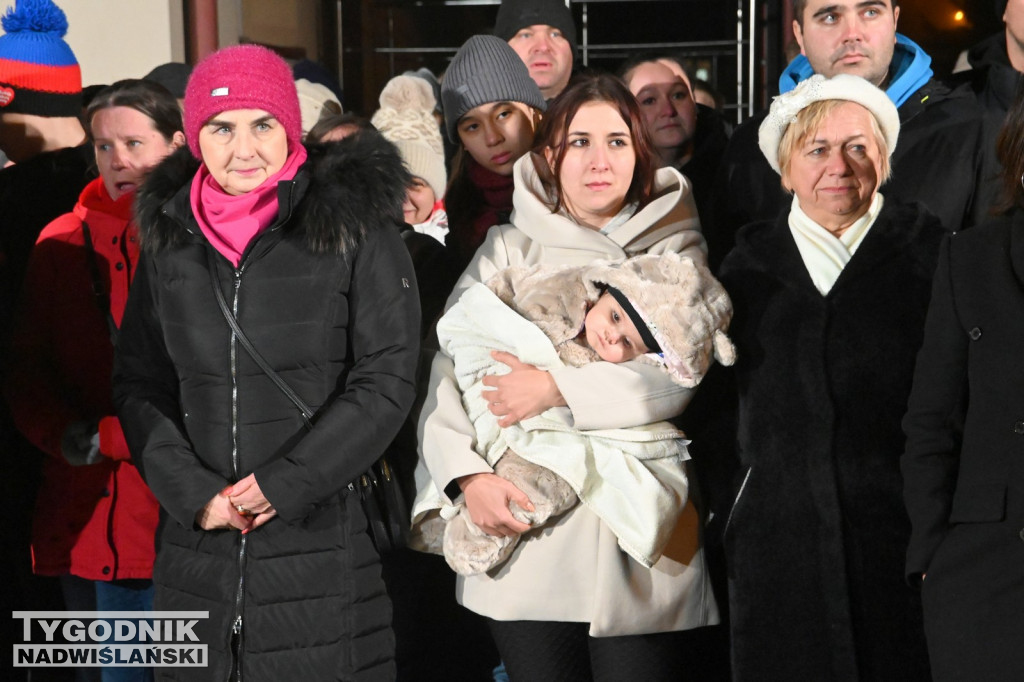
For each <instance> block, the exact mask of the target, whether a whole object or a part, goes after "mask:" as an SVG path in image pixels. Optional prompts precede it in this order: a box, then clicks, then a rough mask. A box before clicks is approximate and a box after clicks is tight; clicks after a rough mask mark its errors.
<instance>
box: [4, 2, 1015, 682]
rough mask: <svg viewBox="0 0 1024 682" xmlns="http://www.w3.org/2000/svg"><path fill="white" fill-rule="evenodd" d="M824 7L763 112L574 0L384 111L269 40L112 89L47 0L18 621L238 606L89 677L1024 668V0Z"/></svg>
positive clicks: (34, 104) (968, 672)
mask: <svg viewBox="0 0 1024 682" xmlns="http://www.w3.org/2000/svg"><path fill="white" fill-rule="evenodd" d="M792 6H793V16H794V17H795V20H794V22H793V26H792V30H793V35H794V38H795V41H796V44H797V45H798V46H799V50H800V53H799V54H798V55H797V56H796V57H795V58H794V59H793V60H792V61H791V62H790V63H789V65H788V66H787V67H786V69H785V70H784V72H783V73H782V76H781V78H780V81H779V84H778V93H779V94H778V96H776V97H775V98H774V99H773V100H772V102H771V105H770V107H769V108H768V109H767V110H765V111H763V112H760V113H759V114H757V115H755V116H754V117H753V118H751V119H749V120H747V121H745V122H743V123H742V124H740V125H738V126H737V127H736V128H735V130H733V129H732V127H731V126H729V125H728V124H727V123H726V122H725V119H724V118H723V115H722V112H721V111H720V109H721V96H720V95H719V94H718V93H717V92H716V91H715V89H714V88H713V87H712V86H710V85H709V84H708V83H706V82H703V81H700V80H699V79H697V78H695V77H694V75H693V74H691V73H689V72H688V71H687V61H686V60H685V59H684V58H683V57H681V56H680V55H677V54H674V53H672V52H670V51H664V50H658V51H647V52H642V53H637V54H633V55H630V56H629V57H628V58H627V59H625V60H624V61H623V63H622V64H621V65H620V66H619V68H618V69H617V70H616V71H615V72H614V73H607V72H602V71H598V70H594V69H587V68H586V67H585V66H583V65H581V64H579V63H578V62H579V52H578V50H577V39H576V35H577V27H576V25H575V22H574V19H573V15H572V12H571V10H570V9H569V7H568V6H567V5H566V3H565V2H563V1H562V0H502V2H501V3H500V6H499V7H498V10H497V14H496V16H495V20H494V30H493V32H492V33H491V34H488V35H473V36H468V37H467V40H466V41H465V43H464V44H463V45H462V46H461V47H460V48H459V50H458V51H457V53H456V54H455V55H454V57H453V58H452V59H451V61H450V63H449V64H448V66H447V68H446V69H445V70H444V72H443V73H441V74H434V73H432V72H430V71H429V70H428V69H425V68H424V69H420V70H418V71H409V72H406V73H403V74H399V75H396V76H394V77H393V78H392V79H391V80H390V81H389V82H388V83H387V84H386V85H385V87H384V88H383V89H382V91H381V93H380V97H379V106H378V107H377V108H376V109H375V111H374V112H372V116H369V115H368V116H364V115H361V114H360V113H355V112H351V111H346V110H345V108H344V106H343V101H344V100H343V97H342V93H340V92H339V91H338V88H337V84H336V83H332V82H331V79H330V78H322V75H323V74H322V71H321V70H318V69H315V68H299V65H292V64H289V63H288V62H286V61H285V60H284V59H283V58H282V57H281V56H279V55H278V54H277V53H276V52H274V51H273V50H272V49H270V48H268V47H264V46H259V45H253V44H244V45H235V46H230V47H225V48H222V49H220V50H218V51H216V52H214V53H212V54H210V55H209V56H207V57H205V58H204V59H203V60H201V61H200V62H199V63H197V64H195V65H194V67H190V66H188V65H185V64H166V65H163V66H161V67H158V68H157V69H155V70H153V71H152V72H150V73H148V74H146V75H144V76H143V77H140V78H127V79H125V80H120V81H118V82H115V83H113V84H111V85H106V86H91V87H86V88H83V87H82V82H81V75H80V69H79V66H78V63H77V60H76V58H75V55H74V54H73V52H72V51H71V49H70V48H69V47H68V45H67V43H66V42H65V41H64V39H63V38H64V35H65V34H66V32H67V29H68V25H67V21H66V19H65V17H64V14H63V12H62V11H61V10H60V9H59V7H57V5H55V4H54V2H53V0H16V2H15V4H14V6H13V7H11V8H9V9H8V10H7V13H6V14H4V16H3V17H2V23H3V28H4V35H2V36H0V150H2V151H3V153H4V154H5V155H6V158H7V160H8V161H7V166H6V167H5V168H4V169H3V170H0V349H2V357H3V358H4V362H3V365H2V374H0V380H2V389H3V396H4V400H3V402H2V406H0V448H2V453H3V468H4V472H5V473H4V476H3V477H2V480H3V481H4V483H3V493H4V497H5V502H6V506H7V509H8V522H7V523H6V524H4V535H3V542H4V545H5V547H7V548H8V557H9V558H8V560H7V561H5V562H2V565H3V569H2V570H3V575H2V580H3V583H4V585H5V589H6V591H7V592H8V601H9V602H10V610H12V611H16V610H22V611H29V610H34V611H62V610H63V611H76V612H88V611H95V612H100V614H101V615H102V613H103V612H129V611H130V612H139V611H154V610H155V611H178V612H196V611H203V612H207V613H208V618H205V619H203V620H202V621H201V622H200V623H199V624H198V625H197V626H196V634H197V635H198V637H199V639H200V640H201V642H202V643H203V644H205V645H207V646H208V660H207V665H206V666H204V667H202V668H198V669H197V668H175V667H166V668H156V669H154V668H146V667H116V666H105V667H84V666H83V667H79V668H76V669H66V670H64V671H63V672H66V673H67V676H66V677H61V676H60V674H59V673H60V672H61V671H59V670H56V671H50V672H52V673H53V674H54V675H55V676H56V677H55V679H72V678H73V679H76V680H101V679H102V680H104V682H109V681H112V680H152V679H155V678H159V679H167V680H171V679H182V680H198V679H210V680H223V679H232V680H249V681H251V680H282V679H300V678H302V679H308V680H333V679H344V680H393V679H398V680H410V681H420V680H442V679H443V680H467V681H472V680H499V681H500V680H512V681H513V682H522V681H529V682H536V681H541V682H544V681H551V682H562V681H573V680H580V681H581V682H586V681H590V680H599V681H608V682H620V681H627V680H630V681H631V680H640V679H642V680H665V681H669V680H701V681H717V680H737V681H744V682H745V681H748V680H757V681H760V680H787V681H790V680H901V681H903V680H921V681H927V680H932V679H934V680H951V681H952V680H974V679H985V680H1015V679H1017V678H1018V677H1019V676H1020V674H1021V671H1022V670H1024V653H1022V650H1021V647H1020V646H1019V644H1020V642H1021V641H1024V468H1022V465H1021V464H1020V463H1019V462H1018V461H1017V460H1018V459H1020V458H1019V457H1018V455H1017V453H1016V446H1017V444H1018V439H1019V438H1021V436H1022V435H1024V393H1022V395H1020V396H1015V394H1014V393H1013V391H1014V390H1019V387H1020V385H1021V384H1018V389H1014V388H1013V386H1014V383H1013V382H1014V381H1017V380H1018V379H1017V376H1016V375H1017V373H1019V372H1020V370H1013V365H1012V362H1013V361H1012V352H1013V351H1012V348H1013V344H1014V343H1020V342H1024V326H1021V325H1020V324H1018V323H1016V322H1014V320H1015V319H1016V318H1015V317H1014V315H1015V313H1014V311H1013V309H1012V306H1013V305H1015V304H1016V303H1015V302H1024V284H1022V282H1024V247H1022V246H1021V244H1022V243H1024V86H1022V85H1021V83H1022V78H1021V74H1022V73H1024V0H1008V1H1007V2H999V3H997V11H998V12H999V13H1000V16H1001V17H1002V18H1003V21H1004V24H1005V29H1006V30H1005V33H1000V34H998V35H995V36H992V37H991V38H989V39H987V40H985V41H984V42H983V43H981V44H979V45H978V46H975V47H974V48H971V49H970V50H968V51H967V52H965V58H964V60H962V61H963V65H962V66H963V69H962V70H960V71H958V72H957V73H952V74H937V73H935V71H934V70H933V68H932V64H931V58H930V57H929V56H928V54H927V53H926V52H925V51H924V50H923V49H922V48H921V47H920V46H919V45H917V44H916V43H915V42H914V41H913V40H912V39H911V38H910V37H907V36H905V35H903V34H901V33H899V32H897V26H898V22H899V18H900V11H901V8H900V6H899V2H898V0H870V1H868V2H865V1H863V0H793V3H792ZM306 66H308V64H307V65H306ZM366 113H367V114H369V113H371V112H366ZM1007 305H1009V306H1010V308H1007V307H1006V306H1007ZM1018 327H1020V328H1018ZM1014 329H1017V331H1016V333H1017V336H1013V335H1012V334H1011V332H1013V331H1014ZM382 457H385V458H386V460H387V462H388V464H387V465H385V466H384V469H383V470H384V471H386V472H387V473H386V474H384V475H381V477H380V479H379V480H376V479H375V480H376V483H375V485H377V486H379V487H381V490H383V489H384V488H385V487H387V488H388V490H389V492H390V493H398V495H399V496H400V497H401V498H404V500H405V502H406V504H407V506H408V510H407V511H406V513H405V514H404V517H403V518H400V519H397V521H398V524H397V526H399V527H401V526H405V527H404V528H402V531H403V532H402V533H400V535H403V536H404V539H403V541H402V546H399V547H385V545H384V544H382V540H381V535H380V533H382V532H383V531H382V530H381V529H380V528H379V527H378V525H379V524H378V523H377V522H378V521H379V520H380V519H379V518H376V517H375V514H376V512H374V513H372V514H371V513H370V507H369V506H367V501H366V499H365V498H364V495H363V494H361V493H360V490H362V488H360V484H359V481H360V480H365V479H366V477H367V474H366V473H365V472H368V471H371V472H372V471H374V470H375V469H376V470H377V471H378V472H379V471H381V470H382V469H381V464H380V462H381V461H382ZM375 463H376V464H375ZM374 499H377V498H374ZM385 507H386V509H385V514H386V513H387V512H389V511H390V512H392V513H394V510H395V507H394V506H390V507H388V506H387V505H385ZM378 511H379V510H378ZM390 520H391V521H396V519H395V518H392V519H390ZM406 531H407V532H406ZM12 628H13V625H8V626H6V629H5V632H6V633H7V635H8V640H10V641H15V642H16V641H19V637H21V636H22V635H21V632H20V627H19V628H18V629H17V631H16V630H14V629H12ZM10 651H11V647H7V648H6V651H5V656H7V655H9V653H10ZM21 670H23V669H21ZM32 679H35V678H34V677H33V678H32Z"/></svg>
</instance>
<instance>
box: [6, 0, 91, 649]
mask: <svg viewBox="0 0 1024 682" xmlns="http://www.w3.org/2000/svg"><path fill="white" fill-rule="evenodd" d="M0 24H2V26H3V30H4V34H3V35H0V148H2V149H3V151H4V152H5V153H6V154H7V156H8V157H9V158H10V159H11V160H12V161H14V162H15V165H13V166H10V167H8V168H5V169H3V170H0V352H4V357H5V362H7V363H14V362H17V361H18V358H16V357H15V358H12V357H9V356H8V355H7V353H6V350H7V342H8V334H9V330H10V329H11V326H12V324H11V317H12V315H13V308H14V301H16V300H17V298H18V292H19V290H20V288H21V281H22V278H23V276H24V273H25V267H26V265H27V263H28V256H29V252H30V251H31V249H32V246H33V245H34V244H35V241H36V238H37V237H38V236H39V233H40V232H41V231H42V229H43V228H44V227H45V226H46V225H47V224H48V223H49V222H50V221H52V220H53V219H54V218H56V217H57V216H59V215H62V214H64V213H67V212H69V211H71V209H72V208H73V207H74V205H75V202H76V201H77V199H78V195H79V194H80V193H81V191H82V188H84V187H85V185H86V183H87V182H88V181H89V180H90V179H91V178H92V173H91V171H90V167H91V166H92V164H93V161H92V159H93V155H92V147H91V146H90V145H89V144H88V143H87V140H86V134H85V130H84V129H83V128H82V124H81V123H80V122H79V119H78V115H79V113H80V112H81V107H82V76H81V72H80V70H79V67H78V61H77V60H76V59H75V55H74V53H73V52H72V51H71V48H70V47H68V45H67V43H65V42H64V40H63V37H64V35H65V34H66V33H67V30H68V22H67V18H66V17H65V16H64V12H63V11H62V10H61V9H60V8H59V7H57V5H55V4H54V3H53V2H52V0H16V2H15V6H14V7H10V8H8V9H7V11H6V12H5V13H4V14H3V16H2V17H0ZM0 452H2V453H3V454H4V475H3V477H2V479H3V484H2V486H0V495H2V496H3V499H4V508H5V510H6V521H5V523H4V524H3V528H4V531H3V533H4V534H3V535H2V536H0V544H2V546H3V547H5V548H6V551H7V552H8V559H7V561H4V562H3V566H4V567H5V568H4V569H3V572H2V574H0V581H2V583H3V584H4V585H5V589H4V592H5V593H6V594H7V595H8V597H7V601H8V602H11V603H10V604H9V605H8V606H9V608H4V609H3V610H4V611H7V612H9V611H11V610H20V609H35V610H38V609H47V608H54V609H60V608H62V607H63V605H62V604H61V603H60V598H59V595H60V589H59V587H57V586H56V585H55V584H51V582H52V581H50V580H48V579H42V578H39V577H35V576H31V575H30V574H29V571H28V568H27V567H29V566H31V561H30V558H29V529H30V524H31V512H32V504H33V498H34V495H35V482H36V481H37V480H38V474H39V472H38V468H39V464H40V462H41V461H42V456H41V455H40V454H39V453H38V452H34V451H33V450H32V449H31V448H30V446H29V445H27V444H26V443H25V442H24V440H23V439H22V438H21V437H20V436H19V435H18V434H17V433H16V432H15V430H14V427H13V426H12V425H11V422H10V418H9V415H8V413H7V407H6V405H2V404H0ZM54 600H56V601H55V602H54ZM93 608H95V607H93ZM12 634H18V633H12ZM19 636H20V635H19ZM5 641H11V640H10V639H8V638H5ZM15 641H18V640H15ZM10 653H11V650H10V649H9V648H8V649H7V650H6V652H5V654H4V657H5V659H6V657H7V656H9V655H10ZM7 660H9V659H7ZM3 667H4V668H5V669H10V666H9V665H4V666H3Z"/></svg>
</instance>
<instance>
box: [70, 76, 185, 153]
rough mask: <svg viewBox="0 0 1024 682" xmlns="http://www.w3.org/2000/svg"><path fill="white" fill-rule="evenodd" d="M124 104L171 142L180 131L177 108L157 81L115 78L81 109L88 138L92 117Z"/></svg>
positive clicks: (179, 111)
mask: <svg viewBox="0 0 1024 682" xmlns="http://www.w3.org/2000/svg"><path fill="white" fill-rule="evenodd" d="M113 107H128V108H129V109H134V110H135V111H137V112H139V113H140V114H142V115H144V116H146V117H148V118H149V119H150V120H151V121H153V129H154V130H156V131H157V132H158V133H160V134H161V135H162V136H163V138H164V141H166V142H171V141H172V140H173V139H174V133H182V134H184V132H183V128H182V125H181V108H180V107H179V106H178V100H176V99H175V98H174V95H172V94H171V92H170V91H169V90H168V89H167V88H165V87H164V86H162V85H160V84H158V83H152V82H150V81H147V80H142V79H139V78H127V79H125V80H120V81H117V82H116V83H114V84H112V85H108V86H107V87H105V88H103V89H102V90H100V91H99V92H98V93H96V96H95V97H93V98H92V101H90V102H89V106H88V107H86V109H85V116H84V117H83V118H84V119H85V129H86V131H87V132H88V133H89V137H90V139H91V138H92V119H93V118H94V117H95V116H96V114H97V113H99V112H100V111H102V110H104V109H111V108H113Z"/></svg>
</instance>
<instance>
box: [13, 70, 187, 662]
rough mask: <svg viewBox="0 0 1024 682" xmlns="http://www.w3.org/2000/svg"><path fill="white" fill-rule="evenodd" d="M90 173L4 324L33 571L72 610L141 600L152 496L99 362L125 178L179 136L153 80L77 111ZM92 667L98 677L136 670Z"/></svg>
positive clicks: (166, 96) (127, 245)
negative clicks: (31, 505)
mask: <svg viewBox="0 0 1024 682" xmlns="http://www.w3.org/2000/svg"><path fill="white" fill-rule="evenodd" d="M85 123H86V129H87V130H88V132H89V135H90V138H91V140H92V143H93V147H94V148H95V153H96V165H97V166H98V168H99V172H100V177H98V178H96V179H95V180H93V181H92V182H90V183H89V184H88V185H86V187H85V189H84V190H83V191H82V194H81V196H80V197H79V200H78V204H77V205H76V206H75V208H74V210H73V211H72V212H71V213H68V214H66V215H64V216H61V217H60V218H58V219H57V220H55V221H53V222H52V223H50V224H49V225H48V226H47V227H46V228H45V229H44V230H43V232H42V233H41V234H40V235H39V240H38V241H37V243H36V245H35V248H34V249H33V250H32V256H31V259H30V260H29V267H28V273H27V275H26V278H25V287H24V289H23V294H22V301H21V308H20V314H19V317H18V319H17V322H16V324H15V330H14V340H13V348H12V350H11V356H12V357H13V358H14V359H15V361H14V362H12V363H11V364H10V367H11V372H10V376H9V378H8V381H7V385H6V391H7V396H8V402H9V404H10V406H11V409H12V412H13V414H14V418H15V421H16V423H17V426H18V428H20V429H21V431H22V433H24V434H25V436H26V437H27V438H28V439H29V440H30V441H31V442H32V443H33V444H34V445H35V446H36V447H38V448H39V449H40V450H42V451H43V452H45V453H47V454H48V455H49V457H48V458H47V459H46V462H45V464H44V482H43V485H42V487H41V489H40V491H39V496H38V498H37V501H36V511H35V518H34V522H33V531H32V535H33V540H32V559H33V570H34V571H35V572H36V573H38V574H41V575H57V576H61V580H62V586H63V587H64V592H65V601H66V605H67V607H68V608H69V609H71V610H81V611H92V610H96V609H99V610H107V611H143V610H149V609H151V608H152V598H153V588H152V582H151V580H150V579H151V577H152V572H153V536H154V533H155V532H156V525H157V509H158V506H157V502H156V499H155V498H154V497H153V494H152V493H151V492H150V491H149V488H147V487H146V484H145V483H143V482H142V478H141V477H140V476H139V472H138V470H137V469H136V467H135V464H134V462H133V461H132V459H131V456H130V455H129V452H128V446H127V445H126V444H125V440H124V434H123V433H122V431H121V424H120V422H119V420H118V418H117V417H116V416H115V415H114V405H113V401H112V397H111V390H110V376H111V366H112V361H113V354H114V344H115V343H116V341H117V336H118V327H119V326H120V324H121V316H122V313H123V312H124V306H125V301H126V300H127V298H128V287H129V285H130V283H131V280H132V276H133V275H134V273H135V268H136V265H137V263H138V257H139V245H138V241H137V237H136V230H135V226H134V224H133V222H132V202H133V201H134V200H135V190H136V189H137V188H138V187H139V186H140V185H141V184H142V183H143V181H144V180H145V179H146V177H147V175H148V174H149V172H150V170H151V169H152V168H153V167H154V166H156V165H157V164H158V163H160V162H161V161H162V160H163V159H164V157H166V156H167V155H168V154H170V153H171V152H173V151H174V150H175V149H176V148H177V147H180V146H181V145H183V144H184V142H185V136H184V134H183V133H182V125H181V112H180V110H179V109H178V103H177V102H176V101H175V99H174V97H173V96H172V95H171V94H170V93H169V92H167V90H165V89H164V88H163V87H162V86H160V85H156V84H154V83H149V82H147V81H143V80H124V81H120V82H117V83H114V84H113V85H111V86H109V87H107V88H105V89H104V90H102V91H100V92H99V93H97V95H96V97H94V98H93V100H92V102H91V103H90V105H89V107H88V108H87V110H86V114H85ZM144 674H145V671H143V670H142V669H138V668H135V669H133V668H104V670H103V678H104V679H142V677H139V675H144Z"/></svg>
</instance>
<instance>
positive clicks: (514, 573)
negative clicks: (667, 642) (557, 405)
mask: <svg viewBox="0 0 1024 682" xmlns="http://www.w3.org/2000/svg"><path fill="white" fill-rule="evenodd" d="M514 173H515V180H516V188H515V193H514V195H513V206H514V211H513V213H512V224H510V225H500V226H496V227H494V228H492V229H491V231H490V232H489V233H488V235H487V239H486V240H485V241H484V243H483V245H482V246H481V247H480V249H479V250H478V251H477V253H476V255H475V256H474V258H473V261H472V262H471V263H470V264H469V267H468V268H467V269H466V272H465V273H464V274H463V276H462V278H461V279H460V280H459V282H458V284H457V285H456V288H455V291H454V292H453V293H452V297H451V298H450V299H449V305H450V304H451V303H452V302H453V301H455V300H457V299H458V297H459V296H460V295H461V294H462V292H463V291H464V290H465V289H467V288H468V287H469V286H471V285H472V284H473V283H475V282H481V281H485V280H487V279H488V278H490V277H491V276H492V275H493V274H494V273H496V272H498V271H499V270H502V269H504V268H505V267H508V266H510V265H526V266H529V265H537V264H551V265H585V264H587V263H590V262H592V261H594V260H598V259H609V260H621V259H624V258H627V257H629V256H633V255H639V254H641V253H664V252H668V251H675V252H680V253H685V254H686V255H689V256H691V257H693V258H694V259H695V260H697V261H698V262H704V261H705V256H704V251H705V246H704V239H703V237H702V236H701V233H700V223H699V220H698V218H697V212H696V208H695V207H694V203H693V198H692V196H691V193H690V184H689V181H687V180H686V179H685V178H684V177H683V176H681V175H680V174H679V173H678V172H676V171H675V170H672V169H669V168H663V169H661V170H659V171H658V176H657V181H656V187H657V189H658V195H657V198H656V199H655V200H654V201H653V202H651V203H650V204H649V205H647V206H646V207H644V209H643V210H641V211H639V212H638V213H637V214H636V215H634V216H633V217H632V218H630V219H629V220H628V221H627V222H626V223H625V224H624V225H622V226H620V227H619V228H618V229H617V230H615V231H613V232H612V234H611V235H608V236H606V235H603V234H601V233H599V232H597V231H594V230H591V229H589V228H585V227H582V226H580V225H578V224H576V223H575V222H573V221H572V220H570V219H569V218H567V217H565V216H564V215H555V214H552V213H551V211H550V209H549V208H548V207H547V206H546V205H545V204H544V203H543V202H542V201H541V200H540V199H539V198H538V193H539V192H540V191H541V190H540V185H539V182H538V179H537V175H536V171H535V170H534V167H533V162H532V159H531V157H530V156H529V155H527V156H525V157H523V158H522V159H520V160H519V162H517V164H516V166H515V170H514ZM552 376H553V377H554V379H555V382H556V383H557V385H558V388H559V390H560V391H561V392H562V395H563V397H564V398H565V399H566V402H567V404H568V406H569V408H570V410H571V412H572V415H573V419H574V425H575V426H576V427H577V428H580V429H600V428H603V429H607V428H625V427H630V426H638V425H642V424H648V423H651V422H654V421H659V420H662V419H667V418H670V417H673V416H675V415H677V414H678V413H679V412H681V411H682V410H683V408H684V407H685V405H686V403H687V401H688V400H689V397H690V391H689V390H687V389H684V388H682V387H680V386H679V385H677V384H675V383H674V382H672V380H671V379H670V378H669V377H668V375H667V374H666V373H665V372H663V371H661V370H660V369H658V368H656V367H653V366H650V365H643V364H640V363H637V362H629V363H624V364H612V363H606V362H597V363H592V364H589V365H585V366H583V367H579V368H574V367H564V368H561V369H559V370H557V371H555V372H552ZM473 440H474V429H473V425H472V423H471V421H470V420H469V418H468V417H467V416H466V413H465V410H464V409H463V406H462V401H461V396H460V394H459V390H458V386H457V384H456V383H455V379H454V373H453V365H452V362H451V360H450V359H449V358H447V357H445V356H443V355H440V354H438V355H437V356H435V359H434V363H433V366H432V368H431V377H430V387H429V391H428V395H427V396H426V402H425V404H424V406H423V411H422V413H421V417H420V425H419V442H420V444H421V449H422V451H421V454H422V460H423V462H424V463H425V465H426V467H425V468H426V469H427V470H429V474H428V473H427V472H426V471H424V468H423V467H421V469H420V471H418V472H417V474H418V477H419V478H420V480H419V481H418V483H419V484H421V486H422V484H425V483H427V482H428V481H427V480H425V479H427V478H428V477H429V479H432V480H433V483H434V484H435V485H436V486H437V489H438V491H439V492H440V493H441V495H442V497H443V499H445V500H446V501H447V502H452V501H453V500H451V499H450V498H448V497H447V496H446V495H445V490H446V488H447V487H448V486H449V484H451V483H452V482H453V481H455V480H456V479H457V478H459V477H461V476H466V475H469V474H473V473H481V472H490V471H491V467H490V466H489V465H488V464H487V462H486V461H485V460H484V459H483V458H482V457H480V456H479V455H478V454H476V452H475V451H474V449H473ZM700 528H701V523H700V519H699V518H698V516H697V513H696V511H695V510H694V507H693V505H692V504H688V505H687V507H686V508H685V509H684V511H683V514H682V515H681V517H680V520H679V523H678V524H677V528H676V531H675V533H673V536H672V539H671V540H670V541H669V544H668V547H667V548H666V550H665V554H664V555H663V556H662V558H661V559H660V560H659V561H658V562H657V563H656V564H655V565H654V567H653V568H650V569H647V568H644V567H643V566H642V565H641V564H639V563H637V562H636V561H634V560H633V559H631V558H629V556H628V555H627V554H625V553H624V552H622V551H621V550H620V549H619V547H618V542H617V539H616V537H615V535H614V534H613V533H612V532H611V530H610V529H608V527H607V526H606V525H605V524H604V523H603V522H602V521H601V520H600V519H599V518H598V517H597V515H595V514H594V513H593V512H591V511H590V510H589V509H588V508H587V507H585V506H583V505H580V506H578V507H576V508H574V509H573V510H572V511H570V512H569V513H567V514H566V515H565V516H563V517H561V518H560V519H559V520H558V521H557V522H556V523H554V524H552V525H548V526H545V527H543V528H538V529H536V530H534V531H530V532H528V533H526V534H524V535H523V539H524V541H523V542H521V543H520V544H519V546H518V547H517V549H516V551H515V553H513V555H512V557H511V558H510V559H509V561H507V562H506V563H505V564H503V565H502V566H501V567H499V568H498V569H496V570H495V571H492V572H490V573H485V574H481V575H476V576H468V577H464V576H459V578H458V583H457V587H456V590H457V597H458V599H459V602H460V603H462V604H463V605H464V606H466V607H467V608H469V609H470V610H472V611H475V612H477V613H480V614H482V615H484V616H488V617H490V618H494V619H497V620H558V621H573V622H587V623H590V634H591V635H593V636H616V635H627V634H640V633H648V632H667V631H674V630H684V629H688V628H692V627H698V626H701V625H708V624H712V623H716V622H717V621H718V612H717V607H716V605H715V600H714V596H713V595H712V593H711V588H710V585H709V584H708V580H707V573H706V568H705V566H704V559H703V552H702V550H701V547H700Z"/></svg>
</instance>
